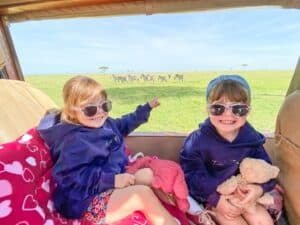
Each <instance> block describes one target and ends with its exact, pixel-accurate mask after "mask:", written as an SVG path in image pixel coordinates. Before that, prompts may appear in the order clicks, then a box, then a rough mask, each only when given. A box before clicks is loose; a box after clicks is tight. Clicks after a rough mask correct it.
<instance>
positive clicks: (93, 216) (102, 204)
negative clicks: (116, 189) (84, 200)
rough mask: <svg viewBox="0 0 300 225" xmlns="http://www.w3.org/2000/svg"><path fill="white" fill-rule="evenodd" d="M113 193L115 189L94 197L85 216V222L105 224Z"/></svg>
mask: <svg viewBox="0 0 300 225" xmlns="http://www.w3.org/2000/svg"><path fill="white" fill-rule="evenodd" d="M112 192H113V189H110V190H108V191H105V192H102V193H101V194H99V195H97V196H96V197H94V199H93V200H92V202H91V204H90V205H89V207H88V208H87V211H86V212H85V213H84V215H83V218H84V220H86V221H87V222H88V223H89V224H97V225H102V224H105V215H106V210H107V203H108V201H109V198H110V195H111V194H112Z"/></svg>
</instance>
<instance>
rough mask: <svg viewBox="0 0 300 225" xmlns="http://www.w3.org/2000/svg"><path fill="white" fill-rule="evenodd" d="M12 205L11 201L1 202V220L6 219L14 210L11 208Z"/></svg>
mask: <svg viewBox="0 0 300 225" xmlns="http://www.w3.org/2000/svg"><path fill="white" fill-rule="evenodd" d="M10 203H11V201H10V200H5V201H2V202H0V218H4V217H6V216H8V215H9V214H10V213H11V211H12V208H11V207H10Z"/></svg>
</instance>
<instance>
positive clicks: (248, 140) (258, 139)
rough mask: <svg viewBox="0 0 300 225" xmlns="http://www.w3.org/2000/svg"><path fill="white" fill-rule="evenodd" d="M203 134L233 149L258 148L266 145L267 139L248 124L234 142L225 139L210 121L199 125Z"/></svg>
mask: <svg viewBox="0 0 300 225" xmlns="http://www.w3.org/2000/svg"><path fill="white" fill-rule="evenodd" d="M199 127H200V129H201V131H202V132H203V134H206V135H209V136H213V137H214V138H216V139H217V140H218V141H220V142H221V143H224V144H226V145H228V146H230V147H232V148H243V147H256V146H260V145H262V144H264V143H265V137H264V135H262V134H261V133H259V132H258V131H256V130H255V129H254V128H253V127H252V126H251V125H250V124H249V123H248V122H246V123H245V125H244V126H242V127H241V128H240V131H239V133H238V136H237V137H236V138H235V139H234V140H233V141H232V142H229V141H228V140H226V139H224V138H223V137H222V136H221V135H220V134H219V133H218V132H217V130H216V128H215V127H214V125H213V124H212V123H211V122H210V119H209V118H208V119H206V120H205V121H204V123H203V124H200V125H199Z"/></svg>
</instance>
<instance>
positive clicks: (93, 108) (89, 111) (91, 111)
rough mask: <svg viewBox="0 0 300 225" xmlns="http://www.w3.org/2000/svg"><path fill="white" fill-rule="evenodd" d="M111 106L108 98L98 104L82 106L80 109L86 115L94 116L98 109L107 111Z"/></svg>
mask: <svg viewBox="0 0 300 225" xmlns="http://www.w3.org/2000/svg"><path fill="white" fill-rule="evenodd" d="M111 108H112V103H111V101H110V100H105V101H103V102H101V103H100V104H98V105H87V106H85V107H83V108H81V111H82V112H83V113H84V115H85V116H87V117H92V116H95V115H96V114H97V112H98V110H100V109H101V110H103V111H104V112H109V111H110V110H111Z"/></svg>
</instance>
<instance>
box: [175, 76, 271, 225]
mask: <svg viewBox="0 0 300 225" xmlns="http://www.w3.org/2000/svg"><path fill="white" fill-rule="evenodd" d="M206 99H207V111H208V118H207V119H206V120H205V121H204V123H202V124H200V127H199V129H197V130H195V131H194V132H192V133H191V134H190V135H189V136H188V138H187V139H186V141H185V143H184V146H183V148H182V150H181V153H180V163H181V166H182V168H183V170H184V173H185V177H186V182H187V184H188V187H189V191H190V195H191V196H192V197H193V198H194V199H195V200H196V201H197V202H199V203H202V204H204V205H206V207H208V208H209V209H211V210H212V211H213V212H214V215H215V218H216V220H217V222H218V224H220V225H258V224H263V225H273V224H274V223H273V220H272V218H271V216H270V215H269V213H268V211H267V210H266V209H265V208H264V207H263V206H261V205H256V207H255V212H254V213H253V212H251V213H250V212H248V211H247V210H246V209H245V208H243V207H241V206H242V205H243V204H244V203H250V202H255V201H256V199H257V198H258V197H260V196H261V195H262V194H263V192H267V191H271V190H272V189H274V186H275V184H276V181H275V180H274V179H273V180H271V181H269V182H267V183H264V184H262V185H256V184H247V185H239V186H238V188H237V191H236V192H238V193H240V194H242V197H243V199H242V200H241V202H240V204H234V203H233V201H231V199H232V198H231V197H233V195H232V196H231V195H221V194H219V193H218V192H217V187H218V185H220V184H221V183H223V182H224V181H225V180H227V179H228V178H230V177H231V176H233V175H237V174H238V173H239V164H240V162H241V161H242V160H243V159H244V158H246V157H250V158H258V159H263V160H265V161H267V162H268V163H271V160H270V158H269V156H268V155H267V153H266V151H265V149H264V147H263V144H264V142H265V137H264V136H263V135H262V134H260V133H259V132H257V131H256V130H255V129H254V128H253V127H252V126H251V125H250V124H249V123H248V122H247V116H248V114H249V112H250V101H251V99H250V87H249V84H248V83H247V81H246V80H245V79H244V78H243V77H241V76H239V75H221V76H219V77H217V78H215V79H213V80H212V81H210V82H209V84H208V86H207V91H206Z"/></svg>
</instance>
